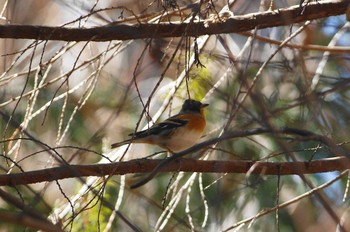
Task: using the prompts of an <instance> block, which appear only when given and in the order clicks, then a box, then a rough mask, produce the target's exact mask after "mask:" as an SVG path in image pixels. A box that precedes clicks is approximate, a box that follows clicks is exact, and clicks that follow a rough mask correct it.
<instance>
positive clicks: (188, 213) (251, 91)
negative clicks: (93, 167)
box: [0, 0, 350, 231]
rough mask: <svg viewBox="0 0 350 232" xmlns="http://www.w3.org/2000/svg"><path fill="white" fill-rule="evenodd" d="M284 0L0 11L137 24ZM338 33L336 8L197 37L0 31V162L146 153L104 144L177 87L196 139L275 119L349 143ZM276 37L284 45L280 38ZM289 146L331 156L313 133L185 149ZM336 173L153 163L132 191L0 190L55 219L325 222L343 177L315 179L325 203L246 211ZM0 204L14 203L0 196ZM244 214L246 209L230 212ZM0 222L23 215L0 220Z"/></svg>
mask: <svg viewBox="0 0 350 232" xmlns="http://www.w3.org/2000/svg"><path fill="white" fill-rule="evenodd" d="M319 2H321V1H319ZM321 3H322V2H321ZM292 5H299V1H292V0H288V1H287V0H285V1H283V0H282V1H274V2H270V1H263V0H261V1H244V0H236V1H230V2H227V1H221V0H217V1H201V2H199V1H197V2H195V1H179V0H177V1H176V0H164V1H160V0H159V1H112V0H110V1H108V0H100V1H80V0H78V1H70V0H50V1H48V0H46V1H42V0H27V1H25V2H24V1H16V0H12V1H4V0H2V1H0V9H1V15H0V16H1V18H0V20H1V21H0V22H1V24H2V25H6V24H21V25H42V26H55V27H59V26H65V27H82V28H84V27H94V26H104V25H108V24H111V23H113V24H115V25H116V24H134V25H137V24H138V22H143V23H160V22H163V23H168V22H170V23H171V22H182V21H190V20H191V19H192V17H193V12H194V10H193V9H195V8H196V7H197V6H199V9H200V10H199V13H198V14H196V15H195V19H194V20H205V19H208V18H210V17H212V14H213V15H218V14H219V15H222V14H220V12H221V13H222V12H226V13H227V12H232V13H233V14H234V15H244V14H248V13H258V12H263V11H267V10H269V9H272V10H273V9H278V8H287V7H290V6H292ZM196 9H197V8H196ZM301 10H302V8H301ZM223 20H224V19H223ZM209 26H210V25H209ZM298 30H300V33H298V34H296V33H295V32H296V31H298ZM349 36H350V35H349V22H347V21H346V17H345V15H340V16H335V17H327V18H322V19H318V20H313V21H311V22H304V23H300V24H291V25H288V26H283V27H271V28H267V29H261V30H253V31H250V32H245V33H232V34H217V35H211V36H205V35H204V36H199V37H197V38H192V37H191V38H186V37H183V38H152V39H135V40H126V41H119V40H113V41H109V42H91V41H88V42H74V41H72V42H64V41H40V40H26V39H2V40H0V51H1V58H0V59H1V62H0V70H1V73H0V112H1V117H0V132H1V139H0V141H1V146H0V152H1V157H0V160H1V163H0V164H1V174H9V173H17V172H25V171H32V170H38V169H45V168H50V167H55V166H61V165H63V163H64V164H96V163H106V162H113V161H121V160H123V161H126V160H131V159H134V158H142V157H148V156H151V155H152V154H155V155H154V156H153V157H155V158H164V157H166V154H165V153H164V152H163V153H160V154H159V151H161V149H160V148H157V147H153V146H150V145H133V146H131V147H130V148H129V149H128V150H127V151H126V152H125V147H121V148H118V149H114V150H111V149H110V144H112V143H115V142H118V141H121V140H123V139H126V138H128V136H127V135H128V134H129V133H131V132H133V131H135V130H141V129H142V128H146V126H147V124H148V123H149V124H150V125H151V124H153V123H154V122H157V121H159V120H162V119H165V118H167V117H169V116H170V115H173V114H175V113H177V112H178V111H179V110H180V107H181V105H182V103H183V101H184V100H185V99H188V98H193V99H196V100H199V101H202V102H205V103H209V104H210V105H209V107H208V108H207V112H206V117H207V127H206V131H205V135H204V136H203V138H202V140H201V141H204V140H206V139H209V138H215V137H218V136H219V135H221V134H222V133H223V132H224V131H226V130H244V129H250V128H257V127H266V126H269V127H271V128H280V127H284V126H287V127H293V128H299V129H303V130H308V131H311V132H314V133H318V134H321V135H325V136H328V137H329V138H331V139H332V140H333V141H334V142H335V143H337V144H339V145H341V146H342V147H344V148H345V149H349V141H350V132H349V129H348V125H349V121H350V104H349V103H350V88H349V87H350V79H349V78H350V64H349V58H350V56H349V54H350V39H349V38H350V37H349ZM287 38H289V39H290V40H289V41H288V43H287V45H286V46H284V47H282V48H279V47H278V44H279V43H280V42H282V41H283V40H285V39H287ZM52 151H54V152H52ZM291 154H292V157H293V159H296V160H301V161H309V160H313V159H321V158H326V157H333V156H334V155H333V154H332V153H331V152H330V151H329V149H328V148H327V147H325V146H324V145H323V144H320V143H319V142H316V141H315V142H312V141H301V140H298V139H297V138H295V137H292V136H290V137H288V136H285V137H282V136H278V135H274V134H264V135H255V136H249V137H244V138H240V139H235V140H229V141H225V142H221V143H219V144H217V145H215V146H213V147H211V148H209V149H205V150H203V151H201V152H198V153H196V154H191V155H189V156H188V157H195V158H198V159H206V160H215V159H217V160H262V161H270V162H280V161H293V159H292V158H291ZM107 157H108V158H107ZM338 175H339V173H338V172H330V173H326V174H313V175H311V174H310V175H305V176H303V178H302V177H300V176H280V177H278V176H264V175H245V174H221V173H219V174H199V173H175V174H174V175H173V176H172V174H171V173H166V174H160V175H158V176H157V177H156V178H155V179H153V180H152V181H151V182H150V183H148V184H147V185H145V186H143V187H141V188H139V189H135V190H130V189H129V186H130V184H132V183H134V182H135V181H136V180H138V179H140V178H142V176H140V175H126V176H111V177H108V178H107V177H106V178H83V179H78V178H76V179H73V178H72V179H66V180H59V181H53V182H45V183H41V184H32V185H25V186H16V187H2V189H3V190H4V191H6V192H8V193H10V194H12V195H13V196H15V197H17V198H20V199H21V200H22V202H23V203H24V204H25V205H28V207H31V208H34V209H36V210H37V211H38V212H40V213H41V214H42V215H43V216H44V217H47V218H49V220H50V221H52V222H54V223H58V224H60V225H61V226H62V228H63V229H64V230H67V231H69V230H72V231H77V230H82V229H83V230H86V231H97V230H98V231H130V230H131V229H130V227H129V226H128V225H127V224H126V223H125V221H124V220H123V219H122V217H121V216H120V215H123V216H125V217H126V218H128V220H129V221H130V222H131V223H132V224H133V225H135V226H137V227H138V228H139V229H140V230H142V231H191V230H192V231H231V230H232V231H233V230H236V229H238V230H240V231H334V230H335V229H336V227H337V223H336V222H335V220H334V218H332V216H330V215H331V214H332V213H333V214H335V215H338V217H339V218H345V219H346V218H347V215H348V214H347V213H348V211H349V209H348V204H349V197H348V195H347V184H348V179H347V178H346V176H344V178H341V179H340V180H339V181H336V182H335V183H333V184H332V185H330V186H328V187H327V188H325V189H322V190H321V191H320V192H322V194H323V196H324V197H325V199H326V204H327V205H328V206H330V208H331V211H333V212H330V209H326V208H325V207H324V204H321V203H320V202H319V200H318V198H317V197H315V195H313V194H312V193H310V194H308V195H307V197H305V198H303V199H300V200H296V201H295V203H293V204H291V205H289V206H288V207H285V208H281V209H279V210H272V211H271V212H268V213H266V215H264V216H262V217H259V216H258V214H259V212H262V211H265V210H267V209H270V208H273V207H275V206H276V205H278V204H281V203H283V202H286V201H289V200H291V199H293V198H294V197H298V196H300V195H301V194H305V193H307V192H308V191H310V190H311V189H312V187H310V185H308V184H307V183H306V182H305V179H307V180H308V183H311V184H312V186H314V187H316V186H319V185H321V184H323V183H325V182H327V181H330V180H332V179H334V178H336V177H337V176H338ZM102 199H103V200H102ZM103 201H107V202H108V203H109V204H110V205H112V206H113V207H114V209H115V210H117V212H118V213H119V214H115V213H114V212H115V211H114V212H113V211H112V210H111V209H110V207H106V206H105V205H104V204H103V203H102V202H103ZM0 208H1V210H2V211H6V212H8V211H9V212H18V213H19V214H20V212H21V211H20V210H17V209H15V208H14V207H13V205H11V204H9V203H8V202H6V201H4V200H1V199H0ZM251 217H253V218H254V217H256V219H254V220H251V221H247V222H246V223H243V222H242V220H245V219H249V218H251ZM347 223H349V222H347ZM0 228H1V230H2V231H23V229H24V228H25V227H23V226H22V225H18V224H16V223H11V222H9V221H6V220H1V219H0ZM347 228H348V230H350V226H348V227H347ZM27 231H31V229H27Z"/></svg>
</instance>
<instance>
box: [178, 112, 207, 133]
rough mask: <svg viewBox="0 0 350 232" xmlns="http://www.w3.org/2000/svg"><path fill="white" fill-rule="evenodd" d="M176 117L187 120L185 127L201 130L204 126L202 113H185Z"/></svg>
mask: <svg viewBox="0 0 350 232" xmlns="http://www.w3.org/2000/svg"><path fill="white" fill-rule="evenodd" d="M178 118H180V119H184V120H188V123H187V124H186V128H187V129H189V130H196V131H200V132H202V131H203V130H204V128H205V119H204V117H203V116H202V115H196V114H186V115H179V116H178Z"/></svg>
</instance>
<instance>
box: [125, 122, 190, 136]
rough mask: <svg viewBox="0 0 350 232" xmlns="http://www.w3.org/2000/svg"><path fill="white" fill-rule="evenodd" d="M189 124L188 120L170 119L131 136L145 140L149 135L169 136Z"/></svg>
mask: <svg viewBox="0 0 350 232" xmlns="http://www.w3.org/2000/svg"><path fill="white" fill-rule="evenodd" d="M187 123H188V121H187V120H184V119H179V118H176V117H171V118H168V119H167V120H165V121H163V122H160V123H157V124H154V125H153V126H151V127H150V128H149V129H147V130H143V131H138V132H136V133H131V134H129V136H133V137H135V138H143V137H146V136H148V135H163V136H167V135H169V134H170V133H171V132H172V131H173V129H176V128H178V127H182V126H184V125H186V124H187Z"/></svg>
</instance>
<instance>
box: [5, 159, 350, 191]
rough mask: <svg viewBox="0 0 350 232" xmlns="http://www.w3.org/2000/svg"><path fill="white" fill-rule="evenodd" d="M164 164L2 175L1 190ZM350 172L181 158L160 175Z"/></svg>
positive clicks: (332, 163) (321, 165)
mask: <svg viewBox="0 0 350 232" xmlns="http://www.w3.org/2000/svg"><path fill="white" fill-rule="evenodd" d="M162 161H163V160H161V159H160V160H159V159H158V160H149V159H138V160H131V161H127V162H118V163H110V164H96V165H70V166H64V167H56V168H49V169H44V170H38V171H30V172H25V173H17V174H7V175H0V186H4V185H7V186H11V185H21V184H33V183H38V182H43V181H53V180H59V179H65V178H72V177H87V176H106V175H124V174H128V173H149V172H151V171H153V170H154V169H155V168H156V167H157V166H158V165H159V164H160V163H161V162H162ZM346 169H350V160H349V159H348V158H346V157H337V158H329V159H322V160H314V161H310V162H306V161H305V162H275V163H272V162H260V161H241V160H237V161H218V160H211V161H203V160H195V159H184V158H180V159H178V160H174V161H173V162H171V163H169V164H167V165H166V166H164V167H162V168H161V170H160V172H179V171H182V172H205V173H247V172H249V173H254V174H260V175H300V174H310V173H321V172H331V171H342V170H346Z"/></svg>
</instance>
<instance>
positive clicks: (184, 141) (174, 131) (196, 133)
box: [112, 99, 209, 153]
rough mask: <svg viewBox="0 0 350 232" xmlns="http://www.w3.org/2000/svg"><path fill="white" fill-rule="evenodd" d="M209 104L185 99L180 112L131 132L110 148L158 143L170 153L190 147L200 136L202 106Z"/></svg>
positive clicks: (204, 123)
mask: <svg viewBox="0 0 350 232" xmlns="http://www.w3.org/2000/svg"><path fill="white" fill-rule="evenodd" d="M208 105H209V104H204V103H201V102H199V101H195V100H191V99H187V100H185V102H184V103H183V105H182V108H181V110H180V112H179V113H178V114H176V115H174V116H172V117H170V118H168V119H166V120H165V121H163V122H160V123H156V124H154V125H153V126H152V127H150V128H149V129H146V130H143V131H138V132H136V133H131V134H129V136H131V138H130V139H127V140H125V141H122V142H119V143H114V144H112V148H116V147H119V146H121V145H124V144H129V143H146V144H153V145H158V146H159V147H161V148H164V149H166V150H168V151H169V152H171V153H176V152H179V151H183V150H185V149H187V148H190V147H192V146H193V145H194V144H195V143H196V142H197V141H198V140H199V139H200V137H201V136H202V134H203V131H204V129H205V125H206V121H205V116H204V108H205V107H207V106H208Z"/></svg>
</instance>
